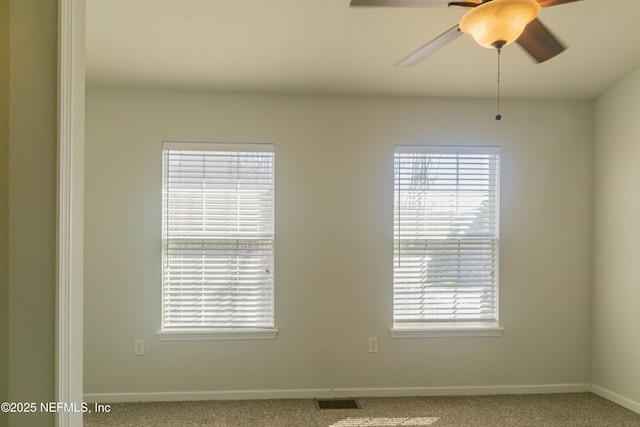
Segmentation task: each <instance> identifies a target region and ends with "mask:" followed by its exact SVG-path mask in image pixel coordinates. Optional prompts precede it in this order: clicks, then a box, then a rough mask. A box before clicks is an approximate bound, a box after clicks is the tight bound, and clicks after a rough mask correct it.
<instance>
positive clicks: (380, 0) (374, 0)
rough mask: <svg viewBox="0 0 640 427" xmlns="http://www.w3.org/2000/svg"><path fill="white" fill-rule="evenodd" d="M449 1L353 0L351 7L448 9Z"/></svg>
mask: <svg viewBox="0 0 640 427" xmlns="http://www.w3.org/2000/svg"><path fill="white" fill-rule="evenodd" d="M448 5H449V2H448V1H447V0H351V3H350V4H349V6H391V7H400V6H405V7H447V6H448Z"/></svg>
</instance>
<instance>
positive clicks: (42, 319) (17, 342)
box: [8, 0, 57, 427]
mask: <svg viewBox="0 0 640 427" xmlns="http://www.w3.org/2000/svg"><path fill="white" fill-rule="evenodd" d="M9 19H10V22H11V27H10V45H9V46H10V56H9V59H10V61H9V66H10V81H9V91H10V96H9V108H10V118H9V165H10V168H9V215H10V217H9V382H8V384H9V400H10V401H13V402H48V401H53V400H54V374H55V372H54V369H55V368H54V366H55V363H54V360H55V350H54V349H55V318H54V311H55V299H54V295H55V230H56V223H55V217H56V211H55V206H56V85H57V80H56V79H57V76H56V67H57V65H56V52H57V2H56V1H55V0H10V17H9ZM9 418H10V420H9V421H10V424H9V425H10V426H12V427H17V426H29V427H33V426H51V425H53V421H54V419H53V416H52V415H49V414H42V413H39V414H35V415H33V414H16V415H14V414H12V415H11V416H10V417H9Z"/></svg>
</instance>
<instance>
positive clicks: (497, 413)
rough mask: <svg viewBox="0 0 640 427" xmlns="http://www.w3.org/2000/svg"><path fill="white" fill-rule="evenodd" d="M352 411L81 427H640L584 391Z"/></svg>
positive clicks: (240, 412)
mask: <svg viewBox="0 0 640 427" xmlns="http://www.w3.org/2000/svg"><path fill="white" fill-rule="evenodd" d="M357 400H358V402H359V403H360V406H361V408H360V409H325V410H319V409H317V406H316V403H315V401H314V400H312V399H300V400H254V401H201V402H153V403H120V404H112V405H111V412H110V413H92V414H88V415H85V421H84V425H85V426H87V427H106V426H109V427H112V426H118V427H128V426H131V427H133V426H136V427H138V426H140V427H145V426H152V427H167V426H184V427H196V426H197V427H205V426H206V427H213V426H215V427H245V426H251V427H256V426H257V427H365V426H366V427H376V426H433V427H451V426H456V427H459V426H462V427H476V426H478V427H480V426H482V427H501V426H532V427H547V426H549V427H565V426H566V427H589V426H593V427H596V426H597V427H632V426H638V427H640V414H636V413H634V412H632V411H629V410H627V409H625V408H623V407H621V406H618V405H616V404H614V403H612V402H609V401H608V400H605V399H602V398H600V397H598V396H596V395H594V394H591V393H576V394H549V395H509V396H469V397H405V398H358V399H357Z"/></svg>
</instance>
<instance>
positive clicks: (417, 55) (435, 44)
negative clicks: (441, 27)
mask: <svg viewBox="0 0 640 427" xmlns="http://www.w3.org/2000/svg"><path fill="white" fill-rule="evenodd" d="M461 34H462V31H460V27H459V26H458V25H456V26H455V27H453V28H451V29H449V30H447V31H445V32H444V33H442V34H440V35H439V36H438V37H436V38H435V39H433V40H431V41H430V42H429V43H427V44H425V45H424V46H422V47H421V48H419V49H418V50H416V51H415V52H413V53H412V54H411V55H409V56H407V57H406V58H404V59H403V60H402V61H400V62H398V63H397V64H395V66H396V67H410V66H412V65H415V64H417V63H418V62H420V61H422V60H423V59H425V58H426V57H427V56H429V55H431V54H432V53H434V52H435V51H437V50H438V49H440V48H441V47H442V46H444V45H446V44H447V43H449V42H451V41H453V40H455V39H456V38H457V37H458V36H460V35H461Z"/></svg>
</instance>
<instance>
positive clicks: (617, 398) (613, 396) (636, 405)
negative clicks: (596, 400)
mask: <svg viewBox="0 0 640 427" xmlns="http://www.w3.org/2000/svg"><path fill="white" fill-rule="evenodd" d="M591 391H592V392H593V393H594V394H597V395H598V396H600V397H603V398H605V399H607V400H610V401H612V402H613V403H617V404H618V405H620V406H624V407H625V408H627V409H629V410H631V411H633V412H635V413H638V414H640V402H636V401H634V400H631V399H629V398H627V397H624V396H621V395H619V394H617V393H614V392H612V391H611V390H607V389H606V388H604V387H600V386H598V385H595V384H592V385H591Z"/></svg>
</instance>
